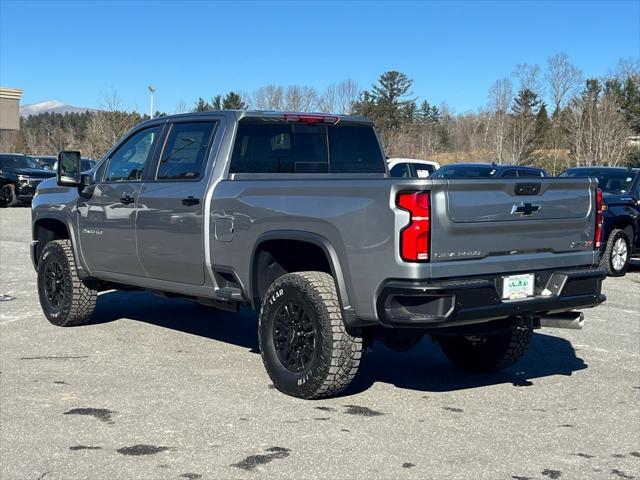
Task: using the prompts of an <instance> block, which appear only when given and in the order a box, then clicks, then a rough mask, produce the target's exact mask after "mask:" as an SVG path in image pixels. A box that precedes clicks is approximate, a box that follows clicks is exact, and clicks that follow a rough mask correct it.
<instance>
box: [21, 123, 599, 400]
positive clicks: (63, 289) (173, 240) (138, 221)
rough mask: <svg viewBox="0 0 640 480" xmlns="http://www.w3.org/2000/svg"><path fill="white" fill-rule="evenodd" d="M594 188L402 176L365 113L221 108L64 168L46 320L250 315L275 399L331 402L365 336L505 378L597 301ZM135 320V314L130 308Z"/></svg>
mask: <svg viewBox="0 0 640 480" xmlns="http://www.w3.org/2000/svg"><path fill="white" fill-rule="evenodd" d="M600 202H601V196H600V195H599V194H598V191H597V189H596V185H595V181H594V180H592V179H589V178H551V179H547V178H536V179H515V178H514V179H471V180H469V179H464V180H453V179H398V178H392V177H391V176H390V175H389V172H388V169H387V166H386V161H385V156H384V154H383V151H382V148H381V146H380V143H379V141H378V138H377V136H376V133H375V130H374V128H373V125H372V123H371V121H369V120H368V119H366V118H361V117H351V116H337V115H316V114H313V115H311V114H297V113H274V112H235V111H221V112H210V113H203V114H186V115H176V116H168V117H162V118H156V119H153V120H150V121H147V122H144V123H142V124H140V125H138V126H137V127H135V128H134V129H133V130H131V131H130V132H129V133H127V134H126V135H125V136H124V137H123V138H122V140H121V141H120V142H118V144H117V145H115V146H114V147H113V148H112V149H111V150H110V151H109V152H107V154H106V155H105V156H104V158H103V159H102V160H101V161H100V162H99V163H98V164H97V165H96V166H95V167H94V168H93V169H92V170H91V171H89V172H88V173H87V172H85V173H82V168H81V165H80V153H79V152H71V151H65V152H61V153H60V155H59V162H58V171H57V178H53V179H50V180H47V181H45V182H43V183H41V184H40V186H39V187H38V190H37V193H36V196H35V198H34V200H33V206H32V221H33V243H32V257H33V262H34V265H35V267H36V269H37V273H38V290H39V297H40V302H41V305H42V309H43V311H44V314H45V316H46V317H47V319H48V320H49V321H50V322H51V323H53V324H55V325H59V326H75V325H81V324H86V323H88V322H90V321H91V317H92V313H93V311H94V308H95V305H96V296H97V293H98V292H99V291H102V290H107V289H130V288H143V289H149V290H152V291H154V292H157V293H159V294H162V295H165V296H167V297H182V298H188V299H192V300H193V301H195V302H198V303H200V304H202V305H206V306H211V307H217V308H220V309H227V310H229V309H230V310H237V309H238V308H239V306H240V305H243V304H244V305H249V306H251V307H252V308H253V309H255V310H258V311H259V323H258V337H259V344H260V351H261V354H262V358H263V361H264V365H265V367H266V370H267V372H268V374H269V376H270V377H271V379H272V380H273V383H274V385H275V386H276V387H277V388H278V389H279V390H280V391H282V392H285V393H287V394H289V395H293V396H297V397H301V398H318V397H323V396H329V395H335V394H336V393H338V392H340V391H341V390H343V389H344V388H346V387H347V386H348V385H349V383H350V382H351V381H352V379H353V378H354V376H355V374H356V371H357V369H358V366H359V364H360V361H361V357H362V355H363V352H364V351H366V350H367V346H368V345H369V344H370V343H371V342H372V341H374V340H379V341H381V342H383V343H384V344H385V345H387V346H389V347H390V348H394V349H397V350H403V349H408V348H411V347H412V346H413V345H415V344H416V343H417V342H418V341H419V340H420V339H421V338H422V337H423V336H424V335H429V336H431V337H432V338H433V339H434V340H436V341H437V342H438V343H439V344H440V346H441V347H442V349H443V351H444V353H445V354H446V355H447V356H448V357H449V358H450V359H451V361H452V362H453V363H454V364H456V365H457V366H459V367H461V368H466V369H470V370H476V371H489V370H493V369H499V368H505V367H508V366H510V365H512V364H513V363H514V362H516V361H517V360H518V359H519V358H520V357H521V356H522V355H523V353H524V352H525V350H526V348H527V346H528V344H529V342H530V340H531V338H532V332H533V330H534V329H536V328H539V327H540V326H558V327H563V326H564V327H569V328H571V327H573V328H576V327H579V326H581V325H582V318H583V317H582V314H581V313H580V312H578V311H575V309H582V308H589V307H594V306H596V305H598V304H599V303H601V302H603V301H604V299H605V297H604V295H602V294H601V283H602V280H603V278H604V272H603V271H602V270H600V269H599V268H597V265H598V253H597V248H598V247H599V242H600V235H601V221H602V213H601V206H600V205H601V203H600ZM123 308H124V306H123Z"/></svg>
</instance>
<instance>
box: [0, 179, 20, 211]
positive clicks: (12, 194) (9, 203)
mask: <svg viewBox="0 0 640 480" xmlns="http://www.w3.org/2000/svg"><path fill="white" fill-rule="evenodd" d="M16 205H18V197H16V188H15V186H14V185H12V184H8V185H5V186H4V187H2V189H1V190H0V206H2V207H15V206H16Z"/></svg>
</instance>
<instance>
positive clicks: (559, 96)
mask: <svg viewBox="0 0 640 480" xmlns="http://www.w3.org/2000/svg"><path fill="white" fill-rule="evenodd" d="M545 79H546V81H547V84H548V86H549V93H550V95H551V100H552V101H553V107H554V110H553V113H554V114H557V113H558V112H559V111H560V108H562V105H563V102H564V101H565V100H566V99H567V98H568V97H570V96H571V94H572V93H573V92H574V91H575V89H576V88H578V86H579V85H580V84H581V83H582V71H581V70H580V69H579V68H578V67H576V66H575V65H573V64H572V63H571V62H569V57H568V56H567V54H566V53H558V54H556V55H553V56H552V57H549V58H548V60H547V72H546V73H545Z"/></svg>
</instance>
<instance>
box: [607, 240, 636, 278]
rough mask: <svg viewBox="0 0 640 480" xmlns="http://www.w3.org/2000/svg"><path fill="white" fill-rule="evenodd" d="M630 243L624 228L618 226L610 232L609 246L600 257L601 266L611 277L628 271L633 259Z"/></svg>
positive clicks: (619, 275)
mask: <svg viewBox="0 0 640 480" xmlns="http://www.w3.org/2000/svg"><path fill="white" fill-rule="evenodd" d="M630 243H631V242H629V237H627V234H626V233H625V232H624V230H620V229H618V228H616V229H614V230H612V231H611V233H610V234H609V239H608V240H607V246H606V247H605V249H604V252H603V253H602V257H600V267H602V268H604V269H605V270H606V271H607V275H609V276H610V277H622V276H623V275H624V274H625V273H627V269H628V268H629V260H630V259H631V248H630ZM622 249H624V252H623V251H622Z"/></svg>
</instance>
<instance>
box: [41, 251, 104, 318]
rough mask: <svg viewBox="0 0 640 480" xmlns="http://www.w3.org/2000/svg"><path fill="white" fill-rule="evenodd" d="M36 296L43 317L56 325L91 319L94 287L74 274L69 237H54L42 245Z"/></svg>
mask: <svg viewBox="0 0 640 480" xmlns="http://www.w3.org/2000/svg"><path fill="white" fill-rule="evenodd" d="M38 296H39V297H40V306H41V307H42V311H43V312H44V315H45V317H47V320H49V322H51V323H52V324H54V325H56V326H58V327H73V326H76V325H84V324H87V323H89V322H90V321H91V316H92V315H93V311H94V309H95V306H96V299H97V291H96V290H93V289H91V288H89V287H87V286H86V285H85V284H84V282H83V281H82V280H81V279H80V278H79V277H78V272H77V271H76V263H75V258H74V255H73V249H72V247H71V242H70V241H69V240H54V241H52V242H49V243H47V244H46V245H45V246H44V248H43V249H42V254H41V255H40V260H39V262H38Z"/></svg>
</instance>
